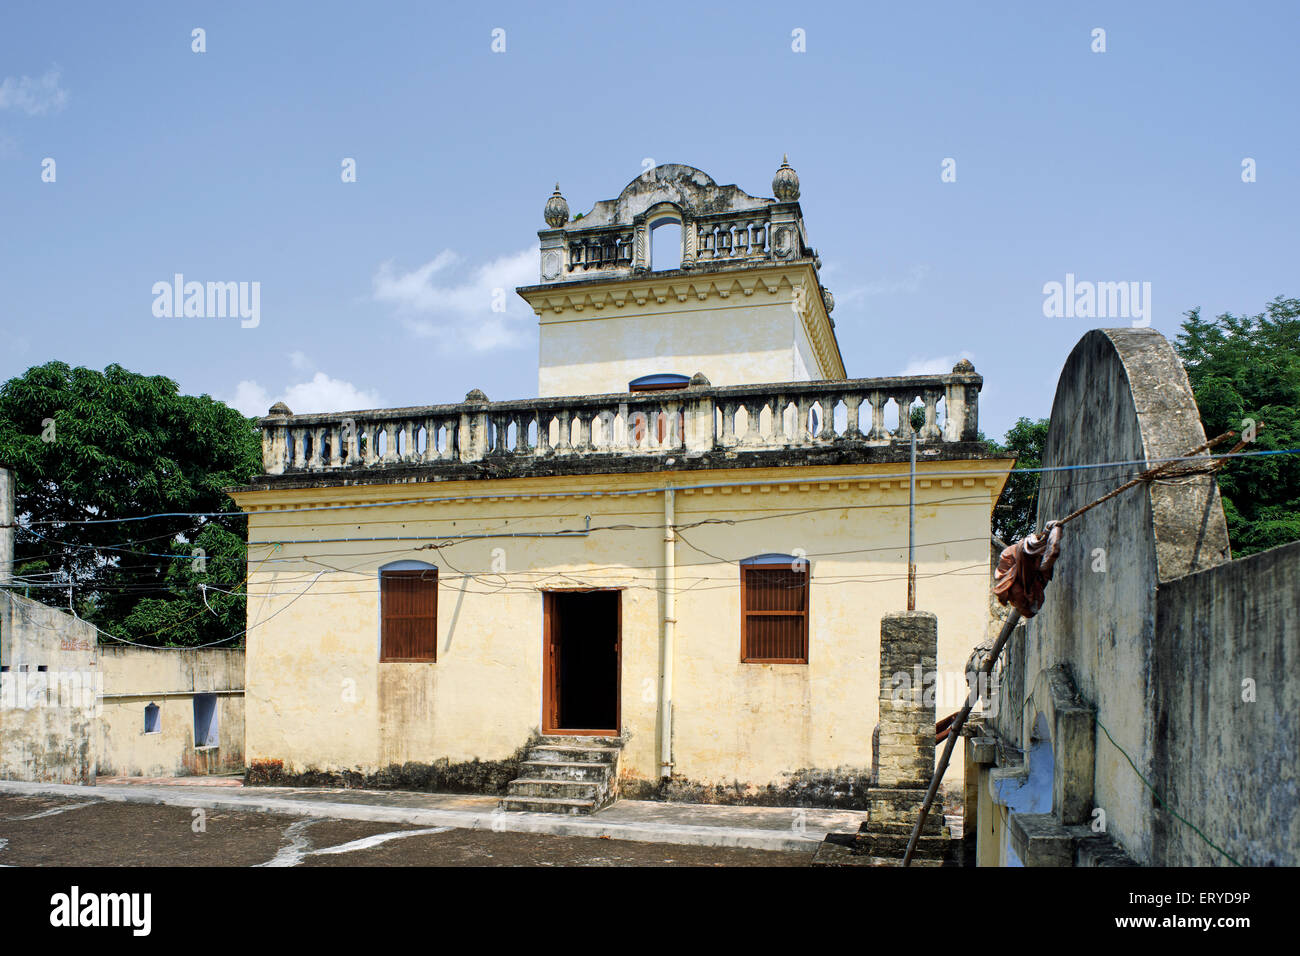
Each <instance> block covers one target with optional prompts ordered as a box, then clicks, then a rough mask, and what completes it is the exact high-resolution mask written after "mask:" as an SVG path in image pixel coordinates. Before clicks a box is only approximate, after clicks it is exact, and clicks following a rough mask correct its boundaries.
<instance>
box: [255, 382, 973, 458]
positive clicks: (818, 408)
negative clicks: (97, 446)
mask: <svg viewBox="0 0 1300 956" xmlns="http://www.w3.org/2000/svg"><path fill="white" fill-rule="evenodd" d="M692 382H693V384H692V385H691V386H689V387H686V388H682V389H679V390H674V391H660V392H621V393H616V394H612V395H583V396H574V397H566V398H538V399H523V400H518V401H507V402H489V401H488V400H487V397H486V396H485V395H483V393H481V392H479V391H477V390H475V391H473V392H470V394H469V395H467V396H466V399H465V401H464V402H463V403H461V404H458V405H425V406H419V407H414V408H388V409H376V410H372V411H357V412H343V413H334V414H318V415H294V414H292V412H290V411H289V409H288V408H286V407H285V406H284V405H282V404H277V405H276V406H274V407H273V408H272V409H271V412H270V414H268V415H267V416H266V417H265V418H262V419H261V420H260V421H259V425H260V426H261V429H262V464H263V469H264V471H265V473H266V474H268V475H281V474H286V473H291V472H322V471H329V470H333V469H350V468H376V467H384V466H390V465H413V464H428V465H436V464H437V463H439V462H472V461H483V460H486V459H490V458H493V457H510V458H521V457H549V456H560V457H563V456H587V455H602V454H604V455H664V456H667V455H669V454H672V453H674V452H680V453H708V452H713V451H734V452H738V453H743V452H747V451H772V450H780V449H787V448H789V449H794V448H806V447H816V446H827V445H834V444H836V443H863V444H889V443H892V442H910V441H911V438H912V435H913V423H912V416H913V414H914V413H916V414H917V415H918V418H919V419H920V422H919V424H920V427H919V428H917V429H916V430H915V431H916V438H917V441H918V442H921V443H943V442H965V441H974V440H975V438H976V435H977V429H978V396H979V390H980V387H981V386H982V384H983V379H982V378H981V376H979V375H978V374H976V373H975V370H974V368H973V367H971V366H970V363H969V362H963V363H961V364H959V365H958V366H957V368H956V369H954V371H953V373H952V374H949V375H921V376H908V377H899V378H859V379H848V380H845V381H838V382H785V383H777V384H771V385H739V386H730V387H725V388H714V387H712V386H710V385H709V384H708V383H707V381H705V380H704V379H703V377H702V376H696V378H695V379H693V380H692ZM916 409H920V412H915V410H916Z"/></svg>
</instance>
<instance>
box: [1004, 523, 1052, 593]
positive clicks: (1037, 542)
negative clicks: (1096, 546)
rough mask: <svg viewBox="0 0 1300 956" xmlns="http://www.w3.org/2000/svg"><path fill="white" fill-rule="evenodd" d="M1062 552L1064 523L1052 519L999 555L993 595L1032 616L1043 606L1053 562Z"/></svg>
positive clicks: (1050, 578)
mask: <svg viewBox="0 0 1300 956" xmlns="http://www.w3.org/2000/svg"><path fill="white" fill-rule="evenodd" d="M1060 555H1061V526H1060V525H1059V524H1057V523H1056V522H1054V521H1050V522H1048V524H1047V527H1046V528H1044V529H1043V533H1042V534H1031V535H1029V536H1028V537H1027V538H1022V539H1021V540H1019V541H1017V542H1016V543H1015V544H1013V545H1011V546H1010V547H1008V548H1006V549H1005V550H1004V551H1003V552H1002V553H1001V554H1000V555H998V569H997V571H996V572H995V574H994V579H993V581H994V583H993V594H994V596H996V597H997V599H998V603H999V604H1002V605H1007V604H1010V605H1011V606H1012V607H1014V608H1015V609H1016V610H1017V611H1019V612H1020V616H1021V617H1033V616H1034V615H1035V614H1037V613H1038V611H1039V610H1040V609H1041V608H1042V606H1043V592H1044V590H1046V588H1047V582H1048V581H1050V580H1052V565H1054V564H1056V559H1057V558H1058V557H1060Z"/></svg>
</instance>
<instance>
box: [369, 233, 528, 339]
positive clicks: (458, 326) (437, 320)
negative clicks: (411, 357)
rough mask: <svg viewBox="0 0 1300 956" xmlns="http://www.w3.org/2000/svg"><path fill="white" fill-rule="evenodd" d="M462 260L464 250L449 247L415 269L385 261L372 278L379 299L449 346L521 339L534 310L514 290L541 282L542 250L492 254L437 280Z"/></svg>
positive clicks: (404, 319)
mask: <svg viewBox="0 0 1300 956" xmlns="http://www.w3.org/2000/svg"><path fill="white" fill-rule="evenodd" d="M460 262H461V257H460V255H458V254H457V253H456V252H454V251H452V250H450V249H445V250H443V251H442V252H440V253H438V255H437V256H435V257H434V258H433V259H432V260H430V261H429V262H426V263H425V264H424V265H422V266H420V267H419V268H418V269H413V270H411V271H410V272H400V273H399V272H396V271H395V270H394V269H393V264H392V263H391V262H385V263H382V264H381V265H380V266H379V268H378V269H377V270H376V271H375V276H374V280H373V284H374V298H375V301H377V302H385V303H388V304H390V305H392V306H394V307H395V309H396V312H397V315H398V317H399V318H400V319H401V320H402V323H403V324H404V325H405V326H406V327H407V329H409V330H410V331H411V332H412V333H413V334H415V335H417V336H419V337H421V338H434V339H438V340H439V344H440V345H441V346H442V347H443V348H444V349H448V350H450V349H455V348H460V347H465V346H468V347H469V348H471V349H473V350H475V351H487V350H489V349H496V348H504V347H509V346H513V345H519V344H522V342H523V340H524V337H525V335H526V332H527V331H528V330H529V329H530V328H531V323H529V322H528V321H527V320H530V319H531V318H532V316H533V312H532V310H531V309H529V308H528V306H527V304H526V303H524V301H523V300H522V299H520V298H519V297H518V296H516V295H515V287H516V286H520V285H532V284H535V283H536V282H537V262H538V260H537V249H536V248H528V249H524V250H522V251H520V252H516V253H512V254H510V255H505V256H501V257H500V258H497V259H493V260H492V261H491V262H487V263H485V264H483V265H480V266H477V267H476V268H474V269H472V270H470V271H469V273H468V274H467V275H464V276H462V277H460V278H459V279H455V278H448V279H445V280H444V281H443V282H442V283H439V282H437V281H436V280H437V279H439V278H442V277H443V275H444V274H446V273H447V272H449V271H450V270H451V269H452V268H453V267H454V266H456V265H459V264H460Z"/></svg>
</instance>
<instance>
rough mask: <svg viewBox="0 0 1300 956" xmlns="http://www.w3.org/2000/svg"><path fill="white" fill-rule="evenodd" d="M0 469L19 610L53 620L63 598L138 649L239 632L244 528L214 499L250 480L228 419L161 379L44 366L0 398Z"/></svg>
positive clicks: (251, 441) (13, 382)
mask: <svg viewBox="0 0 1300 956" xmlns="http://www.w3.org/2000/svg"><path fill="white" fill-rule="evenodd" d="M0 462H3V463H4V464H6V465H8V466H9V467H11V468H13V469H14V471H15V473H16V479H17V481H16V484H17V494H16V498H17V501H16V504H17V512H18V518H19V525H20V527H19V529H18V535H17V542H16V568H15V571H16V573H17V574H18V575H19V578H20V581H23V582H28V583H29V584H30V585H31V592H30V593H31V596H32V597H34V598H38V599H40V600H42V601H44V602H46V603H48V604H51V605H56V606H60V607H67V606H68V602H69V589H70V590H71V595H72V600H73V602H74V607H75V608H76V611H77V613H78V614H79V615H80V616H82V617H84V618H85V619H87V620H89V621H91V622H92V623H94V624H96V625H97V626H98V627H99V628H100V629H101V630H103V631H105V632H107V633H109V634H113V635H116V636H119V637H124V638H126V639H128V640H133V641H139V642H140V643H146V644H160V645H177V646H193V645H197V644H207V643H211V642H214V641H219V640H220V639H222V638H224V637H229V636H230V635H234V634H238V633H239V632H240V631H241V630H242V629H243V626H244V625H243V621H244V599H243V597H242V596H241V595H242V591H243V587H242V582H243V579H244V561H245V546H244V541H245V538H246V534H245V523H244V519H243V517H242V516H241V515H240V514H239V513H238V511H237V510H236V509H235V507H234V504H233V502H232V501H231V500H230V498H229V497H228V496H227V495H226V494H225V492H224V491H223V490H222V489H223V488H225V487H228V486H230V485H237V484H243V483H245V482H247V480H248V479H249V478H250V476H253V475H255V474H257V473H258V471H259V470H260V467H259V466H260V445H259V441H258V437H257V432H256V429H255V427H254V425H253V423H252V422H251V421H250V420H249V419H247V418H245V417H244V416H243V415H241V414H240V413H239V412H237V411H235V410H234V409H232V408H229V407H228V406H226V405H224V404H222V403H221V402H218V401H216V400H214V399H212V398H210V397H208V396H207V395H201V396H191V395H182V394H180V391H179V389H178V387H177V385H176V383H175V382H173V381H171V380H170V379H168V378H164V377H162V376H145V375H140V374H137V373H135V372H130V371H128V370H126V369H124V368H122V367H121V366H119V365H110V366H108V367H107V368H106V369H104V371H103V372H98V371H95V370H93V369H87V368H72V367H69V366H68V365H67V364H65V363H63V362H48V363H46V364H45V365H40V366H36V367H33V368H30V369H28V370H27V372H26V373H24V374H23V375H21V376H18V377H16V378H13V379H10V380H9V381H8V382H6V383H4V384H3V385H0ZM193 513H220V514H219V515H217V516H212V517H209V516H197V515H194V514H193ZM149 515H166V516H164V517H146V516H149ZM122 519H139V520H125V521H124V520H122ZM79 522H103V523H93V524H87V523H79ZM199 585H206V586H207V588H208V589H211V588H220V589H222V590H221V591H215V590H206V591H205V590H202V589H200V587H199ZM225 591H233V592H236V593H235V594H233V595H232V594H226V593H223V592H225ZM205 597H206V599H207V606H205V603H204V598H205Z"/></svg>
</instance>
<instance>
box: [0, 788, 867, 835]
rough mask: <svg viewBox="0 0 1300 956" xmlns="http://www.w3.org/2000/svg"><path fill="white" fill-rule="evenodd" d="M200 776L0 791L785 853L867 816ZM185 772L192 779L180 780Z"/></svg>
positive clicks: (852, 828) (2, 791)
mask: <svg viewBox="0 0 1300 956" xmlns="http://www.w3.org/2000/svg"><path fill="white" fill-rule="evenodd" d="M195 779H198V778H185V777H180V778H175V780H166V781H162V780H159V781H156V782H149V783H131V784H121V783H113V784H101V785H99V786H94V787H85V786H75V785H69V784H50V783H29V782H26V781H15V780H3V781H0V794H11V795H15V796H50V797H65V798H77V799H83V800H98V801H107V802H121V803H142V804H164V805H168V806H178V807H190V808H194V807H201V808H203V809H207V810H235V811H246V812H259V813H274V814H282V815H286V816H299V817H314V818H325V819H334V820H364V821H371V822H379V823H391V824H411V825H418V826H443V827H455V828H458V829H465V830H491V831H493V832H496V833H531V834H551V835H556V836H570V837H597V838H600V837H607V838H609V839H612V840H629V841H633V842H642V843H665V844H675V845H681V846H716V847H744V848H748V849H755V850H778V851H786V852H799V851H805V852H806V851H810V850H815V849H816V848H817V845H818V844H820V843H821V842H822V841H823V840H824V839H825V838H826V835H827V834H828V833H846V834H847V833H856V832H857V829H858V827H859V825H860V824H861V823H862V820H863V817H864V814H863V813H862V812H861V811H855V810H819V809H815V808H811V807H809V808H802V807H732V806H715V805H705V804H696V803H662V802H658V801H650V800H620V801H618V802H617V803H615V804H613V805H611V806H609V807H606V808H605V809H604V810H601V811H599V812H597V813H595V814H592V815H591V816H585V817H574V816H565V815H562V814H550V813H513V812H511V813H507V812H505V811H502V810H500V809H499V807H498V803H499V798H498V797H495V796H482V795H478V794H444V793H414V792H409V791H399V790H345V789H320V790H317V789H300V788H294V787H241V786H232V785H230V784H229V783H226V782H224V781H223V782H222V783H221V784H218V785H216V786H205V785H202V784H195V783H191V782H190V781H191V780H195ZM178 781H184V784H183V785H177V782H178Z"/></svg>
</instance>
